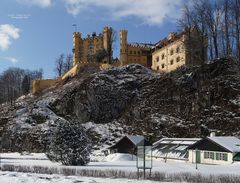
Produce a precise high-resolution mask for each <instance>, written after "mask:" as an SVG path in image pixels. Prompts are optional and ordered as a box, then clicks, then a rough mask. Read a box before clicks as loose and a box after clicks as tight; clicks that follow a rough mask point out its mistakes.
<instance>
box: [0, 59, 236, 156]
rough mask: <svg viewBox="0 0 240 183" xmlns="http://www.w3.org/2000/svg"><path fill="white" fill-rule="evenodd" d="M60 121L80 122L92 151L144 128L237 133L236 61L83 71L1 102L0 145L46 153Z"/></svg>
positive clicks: (158, 132)
mask: <svg viewBox="0 0 240 183" xmlns="http://www.w3.org/2000/svg"><path fill="white" fill-rule="evenodd" d="M3 106H5V107H3ZM0 108H1V107H0ZM1 111H5V112H1ZM59 121H78V122H79V123H81V124H82V125H83V126H85V128H86V129H88V132H89V135H90V136H91V137H92V138H93V140H94V142H95V148H96V149H97V148H99V147H100V146H101V147H106V146H108V145H111V144H112V143H113V142H114V141H116V139H118V138H119V137H121V136H122V135H125V134H142V135H145V136H147V137H149V138H150V140H152V141H153V142H154V141H155V140H159V138H161V137H166V136H167V137H203V136H206V135H208V133H209V132H210V130H216V131H217V132H218V134H219V135H236V136H240V125H239V124H240V69H239V63H238V62H236V61H234V60H232V59H220V60H216V61H215V62H213V63H211V64H207V65H203V66H201V67H193V68H187V67H183V68H179V69H178V70H177V71H175V72H172V73H169V74H157V73H154V72H153V71H151V70H149V69H147V68H145V67H143V66H141V65H137V64H133V65H128V66H124V67H120V68H111V69H108V70H105V71H96V70H94V72H89V69H86V70H85V71H83V70H81V72H80V74H79V76H77V77H75V78H72V79H69V80H68V81H66V82H64V83H61V84H59V85H58V86H56V87H55V88H51V89H49V90H46V91H45V92H44V93H43V94H42V95H41V96H32V95H28V96H26V97H25V98H20V99H18V101H17V102H16V104H15V105H14V106H12V107H10V106H6V105H2V108H1V110H0V125H1V128H0V132H1V134H2V136H3V139H4V143H3V145H4V149H5V150H6V151H7V150H10V151H23V150H28V151H35V152H39V151H42V152H43V151H45V150H46V148H47V147H48V144H49V137H50V136H51V133H52V130H53V129H54V128H55V126H56V124H57V123H58V122H59ZM104 145H106V146H104Z"/></svg>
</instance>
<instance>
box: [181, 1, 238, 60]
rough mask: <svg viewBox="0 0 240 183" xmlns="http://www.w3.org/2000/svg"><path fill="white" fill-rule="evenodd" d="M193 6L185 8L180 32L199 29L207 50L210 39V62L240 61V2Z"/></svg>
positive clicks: (192, 2) (192, 4) (195, 4)
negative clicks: (233, 59)
mask: <svg viewBox="0 0 240 183" xmlns="http://www.w3.org/2000/svg"><path fill="white" fill-rule="evenodd" d="M190 2H191V3H187V4H185V5H184V8H183V16H182V17H181V19H180V20H179V25H180V28H185V30H186V29H187V30H189V29H190V28H192V27H194V28H195V29H197V30H198V32H200V34H201V36H200V37H201V38H200V40H198V41H199V42H200V43H201V45H202V48H203V49H204V45H206V43H205V40H206V39H207V43H208V56H209V58H208V59H210V60H213V59H215V58H219V57H225V56H232V57H235V58H238V59H239V58H240V0H214V1H210V0H191V1H190ZM189 34H190V32H189ZM189 36H191V35H189ZM203 49H202V50H203ZM202 56H203V54H202Z"/></svg>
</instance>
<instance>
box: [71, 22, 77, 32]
mask: <svg viewBox="0 0 240 183" xmlns="http://www.w3.org/2000/svg"><path fill="white" fill-rule="evenodd" d="M72 26H73V27H75V32H77V24H72Z"/></svg>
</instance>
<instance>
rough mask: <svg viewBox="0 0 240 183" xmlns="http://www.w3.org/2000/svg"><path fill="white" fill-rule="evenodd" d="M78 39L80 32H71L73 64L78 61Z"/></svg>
mask: <svg viewBox="0 0 240 183" xmlns="http://www.w3.org/2000/svg"><path fill="white" fill-rule="evenodd" d="M80 40H81V33H80V32H74V33H73V66H75V65H77V64H78V63H80Z"/></svg>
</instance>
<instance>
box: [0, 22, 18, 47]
mask: <svg viewBox="0 0 240 183" xmlns="http://www.w3.org/2000/svg"><path fill="white" fill-rule="evenodd" d="M19 32H20V29H19V28H17V27H15V26H14V25H10V24H2V25H0V49H1V50H2V51H5V50H7V49H8V48H9V46H10V45H11V43H12V40H13V39H18V38H19V36H20V35H19Z"/></svg>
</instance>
